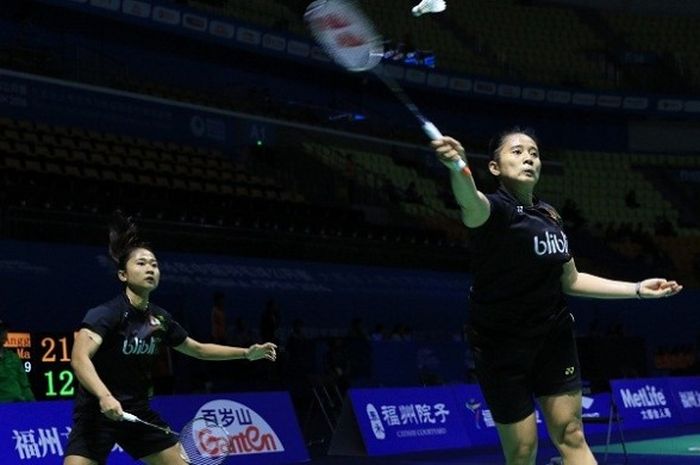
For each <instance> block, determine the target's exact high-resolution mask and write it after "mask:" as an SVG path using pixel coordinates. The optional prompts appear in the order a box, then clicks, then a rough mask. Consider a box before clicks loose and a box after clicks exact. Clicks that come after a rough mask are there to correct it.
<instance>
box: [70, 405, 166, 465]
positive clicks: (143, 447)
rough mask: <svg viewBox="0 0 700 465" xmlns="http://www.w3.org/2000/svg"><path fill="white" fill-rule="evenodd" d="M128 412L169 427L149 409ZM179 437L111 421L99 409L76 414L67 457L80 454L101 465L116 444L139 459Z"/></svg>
mask: <svg viewBox="0 0 700 465" xmlns="http://www.w3.org/2000/svg"><path fill="white" fill-rule="evenodd" d="M127 411H128V412H129V413H133V414H134V415H136V416H137V417H139V418H141V419H142V420H145V421H147V422H150V423H154V424H156V425H162V426H163V427H167V426H168V425H167V424H166V423H165V422H164V421H163V420H162V419H161V418H160V416H159V415H158V414H157V413H156V412H154V411H153V410H151V409H150V408H148V407H141V408H137V409H134V408H129V409H127ZM177 441H178V440H177V436H175V435H174V434H167V433H165V432H164V431H159V430H157V429H155V428H152V427H150V426H146V425H142V424H140V423H131V422H128V421H112V420H110V419H109V418H107V417H106V416H104V415H103V414H102V413H100V412H99V411H98V410H97V409H88V408H85V409H78V410H76V411H75V412H73V429H72V430H71V432H70V435H69V436H68V445H67V446H66V453H65V455H66V456H68V455H79V456H81V457H87V458H89V459H92V460H95V461H97V462H98V463H100V464H104V463H105V462H106V461H107V456H108V455H109V454H110V452H111V451H112V448H113V447H114V445H115V443H116V444H119V446H121V448H122V449H124V451H125V452H126V453H127V454H129V455H130V456H131V457H132V458H134V459H140V458H143V457H146V456H148V455H151V454H155V453H156V452H160V451H162V450H165V449H168V448H169V447H172V446H173V445H175V444H177Z"/></svg>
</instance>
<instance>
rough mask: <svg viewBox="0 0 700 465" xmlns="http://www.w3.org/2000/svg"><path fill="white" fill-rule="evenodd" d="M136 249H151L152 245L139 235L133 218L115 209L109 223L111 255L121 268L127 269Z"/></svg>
mask: <svg viewBox="0 0 700 465" xmlns="http://www.w3.org/2000/svg"><path fill="white" fill-rule="evenodd" d="M136 249H148V250H151V247H150V245H148V243H146V242H144V241H143V240H142V239H141V238H140V237H139V231H138V228H137V226H136V223H135V222H134V220H133V218H132V217H130V216H124V214H123V213H122V212H121V211H120V210H115V211H114V213H112V220H111V221H110V224H109V255H110V257H112V260H113V261H114V263H115V265H117V268H118V269H119V270H124V269H126V262H127V261H128V260H129V257H130V256H131V252H133V251H134V250H136ZM151 251H152V250H151Z"/></svg>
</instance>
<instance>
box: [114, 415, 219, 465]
mask: <svg viewBox="0 0 700 465" xmlns="http://www.w3.org/2000/svg"><path fill="white" fill-rule="evenodd" d="M122 419H123V420H125V421H129V422H132V423H141V424H142V425H146V426H149V427H151V428H155V429H159V430H161V431H163V432H165V433H168V434H172V435H175V436H177V437H178V439H179V440H180V443H179V444H180V457H182V459H183V460H184V461H185V462H187V463H188V464H190V465H220V464H221V463H222V462H223V461H224V460H226V457H228V456H229V451H230V450H231V449H230V446H229V444H230V439H229V435H228V432H227V431H226V429H224V427H223V426H220V425H219V424H217V423H216V421H213V420H209V419H205V418H195V419H193V420H192V421H190V422H189V423H187V424H186V425H185V426H184V427H183V428H182V431H180V433H177V432H175V431H173V430H171V429H170V428H164V427H162V426H160V425H156V424H153V423H149V422H147V421H144V420H142V419H140V418H139V417H137V416H136V415H134V414H131V413H127V412H124V413H123V414H122Z"/></svg>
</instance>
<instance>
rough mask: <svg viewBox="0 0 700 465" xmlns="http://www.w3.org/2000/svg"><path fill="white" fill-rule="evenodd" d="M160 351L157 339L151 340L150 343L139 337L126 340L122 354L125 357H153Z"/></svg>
mask: <svg viewBox="0 0 700 465" xmlns="http://www.w3.org/2000/svg"><path fill="white" fill-rule="evenodd" d="M157 350H158V344H156V340H155V338H151V340H150V341H149V342H146V340H145V339H141V338H139V337H132V338H130V339H124V344H123V345H122V353H123V354H124V355H145V354H148V355H153V354H155V353H156V351H157Z"/></svg>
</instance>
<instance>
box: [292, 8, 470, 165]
mask: <svg viewBox="0 0 700 465" xmlns="http://www.w3.org/2000/svg"><path fill="white" fill-rule="evenodd" d="M304 20H305V21H306V23H307V25H308V27H309V30H310V31H311V34H312V35H313V37H314V39H315V40H316V42H318V44H319V45H320V46H321V47H322V48H323V50H324V51H325V52H326V53H327V54H328V56H330V57H331V58H333V61H335V62H336V63H337V64H338V65H340V66H342V67H343V68H345V69H346V70H348V71H351V72H361V71H372V72H373V73H374V74H375V75H376V76H377V77H378V78H379V79H380V80H381V81H382V82H383V83H384V84H385V85H386V86H387V87H388V88H389V90H391V92H393V94H394V95H395V96H396V97H397V98H398V100H399V101H400V102H401V103H402V104H403V105H404V106H405V107H406V108H407V109H408V111H410V112H411V113H412V114H413V116H414V117H415V118H416V119H417V120H418V121H419V122H420V124H421V128H422V129H423V132H425V134H426V135H427V136H428V137H429V138H430V139H432V140H435V139H439V138H441V137H442V133H441V132H440V130H439V129H438V128H437V127H436V126H435V125H434V124H433V123H432V122H431V121H430V120H429V119H428V118H426V117H425V115H423V113H421V111H420V110H419V109H418V107H417V106H416V104H415V103H413V101H412V100H411V99H410V98H409V96H408V95H407V94H406V92H405V91H404V90H403V88H402V87H401V86H400V85H399V83H398V82H396V80H395V79H393V78H392V77H390V76H388V75H387V74H386V73H383V72H380V71H378V70H377V65H378V64H379V63H380V62H381V61H382V58H383V57H384V45H383V44H382V40H381V36H380V35H379V34H378V33H377V30H376V28H375V27H374V24H373V23H372V22H371V21H370V20H369V19H368V18H367V16H366V15H365V14H364V12H363V11H362V10H361V9H360V8H359V7H358V6H357V5H356V3H355V2H354V1H352V0H315V1H313V2H311V3H310V4H309V6H308V7H307V8H306V12H305V13H304ZM451 165H453V166H450V167H451V168H452V169H455V170H457V171H460V170H462V169H463V168H464V167H465V166H466V164H465V162H464V160H456V161H453V162H451Z"/></svg>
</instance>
